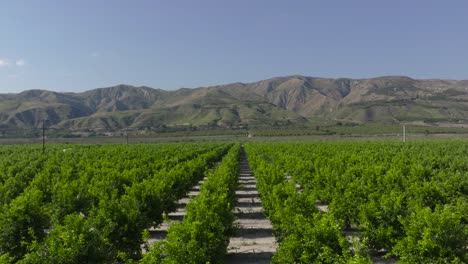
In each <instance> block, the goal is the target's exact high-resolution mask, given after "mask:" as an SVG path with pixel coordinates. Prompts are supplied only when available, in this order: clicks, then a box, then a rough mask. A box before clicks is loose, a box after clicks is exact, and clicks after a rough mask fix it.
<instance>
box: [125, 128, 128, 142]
mask: <svg viewBox="0 0 468 264" xmlns="http://www.w3.org/2000/svg"><path fill="white" fill-rule="evenodd" d="M125 137H126V143H127V145H128V127H127V129H126V133H125Z"/></svg>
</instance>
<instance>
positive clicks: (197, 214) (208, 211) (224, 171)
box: [142, 145, 240, 264]
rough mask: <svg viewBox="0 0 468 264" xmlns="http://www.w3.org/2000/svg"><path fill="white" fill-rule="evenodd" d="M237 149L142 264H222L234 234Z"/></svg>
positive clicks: (237, 148)
mask: <svg viewBox="0 0 468 264" xmlns="http://www.w3.org/2000/svg"><path fill="white" fill-rule="evenodd" d="M239 150H240V146H239V145H235V146H234V147H232V148H231V149H230V150H229V152H228V154H227V155H226V156H225V157H224V158H223V160H222V162H221V164H220V165H219V166H218V167H217V168H216V170H215V171H213V172H210V173H208V175H207V176H208V179H207V180H206V181H205V182H204V183H203V185H202V186H201V192H200V194H199V195H198V196H196V197H195V198H194V199H193V200H191V201H190V203H189V204H188V205H187V207H186V212H187V214H186V217H185V218H184V219H183V222H181V223H174V224H172V225H171V227H170V228H169V230H168V235H167V238H166V239H165V240H163V241H160V242H157V243H156V244H155V245H154V246H153V247H152V248H151V250H150V251H149V253H148V254H146V255H145V256H144V258H143V260H142V263H148V264H149V263H223V262H224V259H225V255H226V251H227V246H228V244H229V237H230V236H231V235H232V233H233V221H234V213H233V209H234V203H235V188H236V186H237V177H238V173H239Z"/></svg>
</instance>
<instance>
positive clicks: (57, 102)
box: [0, 76, 468, 130]
mask: <svg viewBox="0 0 468 264" xmlns="http://www.w3.org/2000/svg"><path fill="white" fill-rule="evenodd" d="M44 119H47V122H48V125H49V126H53V127H55V128H63V129H72V130H84V129H89V130H96V129H100V130H115V129H117V130H118V129H124V128H127V127H131V128H135V129H142V128H155V127H160V126H188V125H190V126H207V127H216V126H221V127H237V126H245V125H249V126H270V125H283V124H296V123H305V122H307V121H310V120H314V121H315V120H319V121H325V120H331V121H335V122H337V121H340V122H341V121H345V122H355V123H369V122H394V123H398V122H430V123H434V124H437V123H438V122H441V123H464V124H465V123H467V124H468V81H455V80H415V79H411V78H409V77H403V76H388V77H378V78H372V79H346V78H341V79H331V78H313V77H305V76H287V77H276V78H272V79H268V80H263V81H259V82H255V83H233V84H227V85H220V86H213V87H201V88H196V89H186V88H183V89H179V90H176V91H165V90H160V89H153V88H149V87H133V86H129V85H117V86H113V87H108V88H99V89H94V90H90V91H87V92H83V93H57V92H51V91H44V90H30V91H25V92H22V93H19V94H0V128H2V129H18V128H32V127H39V126H41V125H42V120H44Z"/></svg>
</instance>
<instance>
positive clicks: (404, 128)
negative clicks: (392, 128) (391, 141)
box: [403, 125, 406, 142]
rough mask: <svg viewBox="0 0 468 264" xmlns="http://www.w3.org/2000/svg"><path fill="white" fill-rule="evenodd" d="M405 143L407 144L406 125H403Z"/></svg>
mask: <svg viewBox="0 0 468 264" xmlns="http://www.w3.org/2000/svg"><path fill="white" fill-rule="evenodd" d="M403 142H406V125H403Z"/></svg>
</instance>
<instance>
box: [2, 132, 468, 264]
mask: <svg viewBox="0 0 468 264" xmlns="http://www.w3.org/2000/svg"><path fill="white" fill-rule="evenodd" d="M0 206H1V207H2V209H1V210H0V263H138V262H140V263H207V262H210V263H269V262H270V261H273V262H278V263H373V262H374V263H466V262H468V253H467V252H468V250H467V248H468V142H467V141H466V140H433V141H424V140H421V141H414V142H407V143H401V142H397V141H333V142H331V141H330V142H294V143H288V142H274V143H271V142H268V143H267V142H251V143H244V144H243V145H241V144H239V143H167V144H146V145H139V144H130V145H70V144H67V145H50V146H48V147H47V149H46V151H45V153H43V152H42V149H41V147H40V146H34V145H32V146H24V145H12V146H0ZM248 210H250V211H248ZM259 223H262V224H261V225H259ZM163 227H164V228H163ZM160 233H164V235H163V236H157V235H156V234H160Z"/></svg>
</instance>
